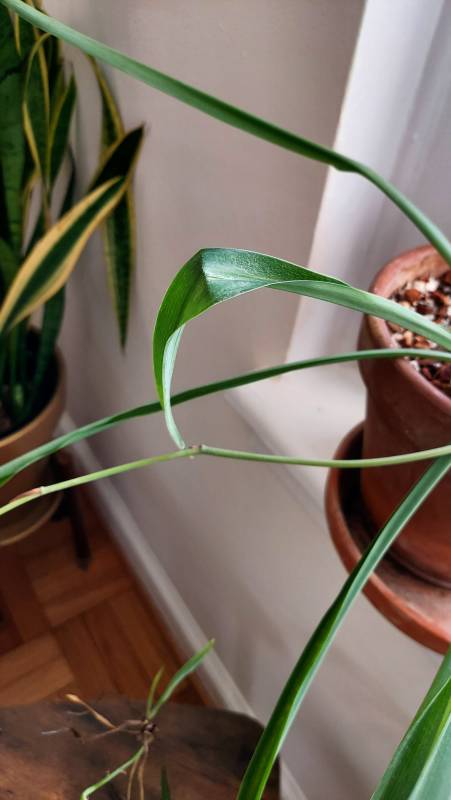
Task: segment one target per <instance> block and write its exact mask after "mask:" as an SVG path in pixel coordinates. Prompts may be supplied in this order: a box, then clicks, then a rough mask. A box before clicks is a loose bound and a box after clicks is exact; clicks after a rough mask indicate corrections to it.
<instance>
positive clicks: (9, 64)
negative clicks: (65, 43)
mask: <svg viewBox="0 0 451 800" xmlns="http://www.w3.org/2000/svg"><path fill="white" fill-rule="evenodd" d="M0 109H1V125H0V167H1V177H2V191H3V200H4V204H5V211H6V215H7V227H6V231H7V233H6V231H5V230H4V228H3V226H2V230H3V231H4V237H5V238H6V236H7V239H8V243H9V244H10V245H11V247H12V248H13V250H14V252H15V253H16V254H19V252H20V246H21V241H22V176H23V170H24V164H25V149H26V146H25V136H24V131H23V125H22V75H21V59H20V56H19V54H18V52H17V50H16V45H15V39H14V30H13V25H12V22H11V18H10V16H9V13H8V11H7V10H6V9H5V8H4V7H3V6H1V7H0Z"/></svg>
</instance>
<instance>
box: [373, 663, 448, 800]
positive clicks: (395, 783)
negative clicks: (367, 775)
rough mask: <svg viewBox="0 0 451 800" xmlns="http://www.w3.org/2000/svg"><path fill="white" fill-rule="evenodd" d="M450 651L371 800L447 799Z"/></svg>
mask: <svg viewBox="0 0 451 800" xmlns="http://www.w3.org/2000/svg"><path fill="white" fill-rule="evenodd" d="M450 749H451V648H450V649H449V650H448V653H447V655H446V656H445V658H444V659H443V662H442V664H441V666H440V669H439V671H438V673H437V675H436V677H435V679H434V682H433V684H432V686H431V688H430V690H429V692H428V693H427V695H426V698H425V699H424V701H423V703H422V704H421V706H420V709H419V710H418V712H417V714H416V715H415V717H414V719H413V721H412V723H411V725H410V726H409V729H408V731H407V733H406V734H405V736H404V737H403V739H402V741H401V743H400V745H399V747H398V748H397V750H396V752H395V754H394V756H393V758H392V760H391V761H390V764H389V765H388V767H387V770H386V772H385V774H384V776H383V778H382V780H381V782H380V784H379V786H378V787H377V789H376V791H375V792H374V794H373V795H372V796H371V800H405V798H410V799H411V800H429V798H432V797H433V798H434V800H449V787H450V785H451V762H450V759H449V752H450Z"/></svg>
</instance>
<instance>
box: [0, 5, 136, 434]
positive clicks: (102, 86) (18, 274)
mask: <svg viewBox="0 0 451 800" xmlns="http://www.w3.org/2000/svg"><path fill="white" fill-rule="evenodd" d="M30 7H34V6H32V4H31V3H30ZM91 63H92V66H93V70H94V74H95V76H96V80H97V84H98V87H99V91H100V97H101V105H102V141H101V148H100V155H99V168H98V170H97V173H96V175H95V176H94V178H93V180H92V181H91V183H90V185H89V186H88V187H87V188H86V189H85V192H84V195H83V197H82V199H81V200H79V201H78V202H74V188H75V182H76V171H75V159H74V155H73V152H72V149H71V146H70V130H71V122H72V119H73V116H74V112H75V110H76V105H77V85H76V81H75V77H74V75H73V74H72V72H71V70H70V67H69V65H67V64H65V62H64V58H63V54H62V51H61V45H60V42H59V40H58V39H57V38H56V37H54V36H52V35H50V34H49V33H45V34H43V33H41V32H40V31H39V30H38V29H37V28H36V27H34V26H33V25H32V24H30V23H29V22H26V21H25V20H22V19H21V18H20V17H19V16H18V15H16V14H12V13H11V12H10V11H8V10H7V9H6V8H5V7H3V6H2V7H1V8H0V108H1V124H0V435H2V433H3V434H5V433H8V432H9V431H10V430H14V429H15V428H18V427H20V426H21V425H23V424H24V423H26V422H27V421H28V420H30V419H31V418H33V417H34V416H35V415H36V414H37V413H38V412H39V411H40V410H41V409H42V407H43V406H44V405H45V403H46V401H47V400H48V398H49V394H50V393H51V390H52V384H53V383H54V379H55V376H54V368H53V366H54V352H55V344H56V340H57V337H58V334H59V331H60V328H61V323H62V319H63V312H64V286H65V283H66V281H67V278H68V277H69V275H70V273H71V271H72V269H73V267H74V266H75V264H76V262H77V260H78V257H79V255H80V253H81V251H82V249H83V247H84V245H85V243H86V241H87V239H88V238H89V236H90V234H91V233H92V231H93V230H95V228H97V227H98V226H99V225H101V224H102V223H103V231H104V241H105V253H106V261H107V265H108V276H109V283H110V286H111V290H112V295H113V303H114V307H115V311H116V315H117V319H118V325H119V336H120V341H121V343H122V344H124V343H125V339H126V334H127V316H128V306H129V293H130V278H131V272H132V266H133V258H134V242H133V225H132V222H133V203H132V195H131V187H130V177H131V173H132V169H133V165H134V162H135V159H136V155H137V152H138V150H139V145H140V141H141V138H142V131H141V129H137V130H136V131H131V132H129V133H126V132H125V131H124V128H123V124H122V121H121V117H120V114H119V111H118V108H117V106H116V104H115V102H114V100H113V96H112V94H111V92H110V90H109V88H108V85H107V83H106V80H105V77H104V76H103V74H102V72H101V70H100V67H99V66H98V64H97V63H96V62H95V61H94V60H91ZM54 253H57V254H58V264H57V267H56V266H55V264H56V262H55V261H54V259H53V255H52V254H54ZM37 309H40V318H39V319H34V320H33V325H32V326H31V325H30V318H31V314H32V313H33V312H34V311H35V310H37Z"/></svg>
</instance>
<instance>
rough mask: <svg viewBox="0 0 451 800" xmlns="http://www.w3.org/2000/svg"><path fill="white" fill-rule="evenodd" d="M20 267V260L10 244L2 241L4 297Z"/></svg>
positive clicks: (0, 259)
mask: <svg viewBox="0 0 451 800" xmlns="http://www.w3.org/2000/svg"><path fill="white" fill-rule="evenodd" d="M18 266H19V262H18V259H17V257H16V255H15V253H14V250H13V249H12V247H11V245H9V244H8V242H5V240H4V239H0V276H1V285H2V290H3V296H4V295H5V294H6V290H7V289H9V287H10V286H11V283H12V282H13V280H14V278H15V275H16V272H17V269H18Z"/></svg>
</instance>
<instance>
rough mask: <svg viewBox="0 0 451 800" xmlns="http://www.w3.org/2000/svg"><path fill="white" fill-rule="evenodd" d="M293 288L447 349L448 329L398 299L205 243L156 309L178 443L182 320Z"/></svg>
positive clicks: (161, 388) (156, 349)
mask: <svg viewBox="0 0 451 800" xmlns="http://www.w3.org/2000/svg"><path fill="white" fill-rule="evenodd" d="M265 287H266V288H268V287H269V288H272V289H278V290H281V291H286V292H294V293H296V294H300V295H304V296H306V297H314V298H317V299H319V300H326V301H328V302H331V303H335V304H337V305H341V306H345V307H346V308H351V309H354V310H355V311H361V312H364V313H366V314H374V315H376V316H378V317H381V318H382V319H387V320H391V321H392V322H396V323H398V324H399V325H402V326H403V327H405V328H409V329H411V330H413V331H415V332H416V333H421V334H423V335H424V336H427V337H429V338H430V339H431V340H432V341H434V342H436V343H437V344H440V345H441V346H443V347H444V348H445V349H450V350H451V333H449V332H448V331H446V330H445V329H444V328H443V327H441V326H440V325H436V324H434V323H433V322H430V321H429V320H427V319H425V318H424V317H422V316H421V315H420V314H417V313H416V312H414V311H410V310H409V309H406V308H403V307H402V306H400V305H399V304H398V303H394V302H392V301H391V300H386V299H385V298H383V297H378V296H377V295H374V294H370V293H369V292H364V291H362V290H361V289H354V287H352V286H350V285H349V284H347V283H345V282H344V281H340V280H337V279H336V278H332V277H329V276H327V275H322V274H321V273H318V272H314V271H313V270H309V269H306V268H305V267H299V266H297V265H296V264H292V263H290V262H288V261H283V260H282V259H278V258H273V257H272V256H268V255H263V254H262V253H254V252H251V251H249V250H228V249H219V248H218V249H208V250H201V251H200V252H199V253H197V254H196V255H195V256H193V257H192V258H191V259H190V260H189V261H188V262H187V263H186V264H185V265H184V266H183V267H182V269H181V270H180V272H179V273H178V274H177V275H176V277H175V278H174V280H173V281H172V283H171V285H170V287H169V289H168V290H167V292H166V295H165V297H164V299H163V302H162V304H161V306H160V310H159V312H158V317H157V321H156V325H155V331H154V340H153V362H154V373H155V383H156V388H157V392H158V397H159V398H160V402H161V403H162V405H163V407H164V411H165V417H166V424H167V426H168V430H169V432H170V434H171V436H172V438H173V439H174V441H175V442H176V444H177V446H178V447H183V446H184V442H183V438H182V436H181V435H180V433H179V431H178V429H177V426H176V424H175V421H174V418H173V416H172V411H171V402H170V393H171V381H172V373H173V370H174V364H175V358H176V354H177V349H178V345H179V341H180V337H181V335H182V332H183V328H184V326H185V324H186V323H187V322H189V321H190V320H192V319H194V318H195V317H198V316H199V315H200V314H203V313H204V312H205V311H208V309H210V308H212V307H213V306H215V305H217V304H218V303H222V302H224V301H225V300H231V299H232V298H234V297H238V296H239V295H242V294H245V293H247V292H251V291H254V290H256V289H261V288H265Z"/></svg>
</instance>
